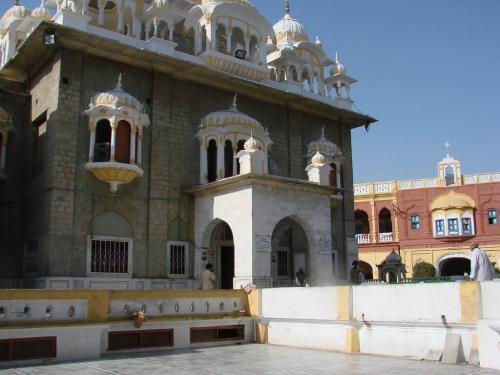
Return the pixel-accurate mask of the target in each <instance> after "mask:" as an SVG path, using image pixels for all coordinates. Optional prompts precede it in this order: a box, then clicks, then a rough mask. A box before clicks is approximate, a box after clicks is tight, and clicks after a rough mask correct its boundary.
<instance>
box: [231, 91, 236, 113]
mask: <svg viewBox="0 0 500 375" xmlns="http://www.w3.org/2000/svg"><path fill="white" fill-rule="evenodd" d="M237 102H238V94H234V98H233V104H232V105H231V110H233V111H237V110H238V106H237Z"/></svg>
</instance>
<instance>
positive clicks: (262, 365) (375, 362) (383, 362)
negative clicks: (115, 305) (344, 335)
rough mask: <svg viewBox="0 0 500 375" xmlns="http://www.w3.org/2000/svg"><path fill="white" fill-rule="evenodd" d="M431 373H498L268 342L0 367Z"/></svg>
mask: <svg viewBox="0 0 500 375" xmlns="http://www.w3.org/2000/svg"><path fill="white" fill-rule="evenodd" d="M6 374H9V375H10V374H16V375H27V374H29V375H35V374H37V375H38V374H50V375H81V374H82V375H83V374H85V375H102V374H111V375H125V374H127V375H128V374H140V375H160V374H175V375H200V374H214V375H215V374H217V375H219V374H220V375H222V374H228V375H229V374H231V375H239V374H293V375H297V374H314V375H317V374H342V375H350V374H384V375H391V374H397V375H400V374H404V375H412V374H432V375H447V374H453V375H465V374H481V375H493V374H495V375H500V371H495V370H486V369H480V368H479V367H477V366H466V365H460V366H455V365H444V364H441V363H439V362H429V361H412V360H404V359H395V358H386V357H378V356H368V355H349V354H342V353H334V352H328V351H321V350H309V349H297V348H289V347H279V346H271V345H258V344H250V345H236V346H223V347H211V348H201V349H189V350H172V351H162V352H153V353H134V354H113V355H109V356H106V357H105V358H103V359H100V360H96V361H83V362H67V363H59V364H50V365H39V366H30V367H16V368H10V369H5V368H4V369H0V375H6Z"/></svg>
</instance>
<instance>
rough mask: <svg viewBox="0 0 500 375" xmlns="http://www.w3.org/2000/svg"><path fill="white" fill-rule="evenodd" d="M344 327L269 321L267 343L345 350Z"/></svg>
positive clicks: (340, 325)
mask: <svg viewBox="0 0 500 375" xmlns="http://www.w3.org/2000/svg"><path fill="white" fill-rule="evenodd" d="M346 328H347V327H346V325H343V324H323V323H312V322H309V323H307V322H303V323H301V322H280V321H271V322H270V323H269V325H268V343H269V344H273V345H284V346H294V347H298V348H309V349H321V350H337V351H343V350H345V342H346Z"/></svg>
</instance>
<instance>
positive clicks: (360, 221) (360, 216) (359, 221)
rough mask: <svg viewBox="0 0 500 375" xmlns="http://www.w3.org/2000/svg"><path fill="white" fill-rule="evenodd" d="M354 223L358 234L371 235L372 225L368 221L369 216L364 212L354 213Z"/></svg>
mask: <svg viewBox="0 0 500 375" xmlns="http://www.w3.org/2000/svg"><path fill="white" fill-rule="evenodd" d="M354 223H355V230H356V234H368V233H370V223H369V220H368V214H367V213H366V212H365V211H363V210H356V212H355V213H354Z"/></svg>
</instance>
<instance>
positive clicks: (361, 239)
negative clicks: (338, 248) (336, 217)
mask: <svg viewBox="0 0 500 375" xmlns="http://www.w3.org/2000/svg"><path fill="white" fill-rule="evenodd" d="M355 237H356V240H357V241H358V244H363V243H371V242H372V241H371V236H370V233H361V234H356V235H355Z"/></svg>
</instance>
